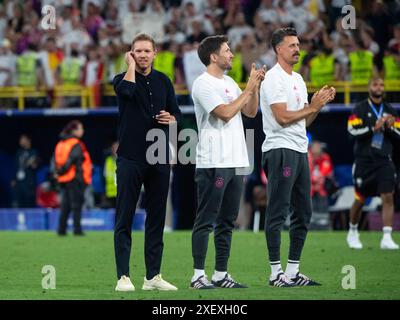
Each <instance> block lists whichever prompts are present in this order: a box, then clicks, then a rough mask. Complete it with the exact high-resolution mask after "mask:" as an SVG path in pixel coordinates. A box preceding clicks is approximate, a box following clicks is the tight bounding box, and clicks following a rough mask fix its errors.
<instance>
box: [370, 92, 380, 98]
mask: <svg viewBox="0 0 400 320" xmlns="http://www.w3.org/2000/svg"><path fill="white" fill-rule="evenodd" d="M369 95H370V96H371V97H372V98H375V99H380V98H382V97H383V92H374V91H371V92H370V93H369Z"/></svg>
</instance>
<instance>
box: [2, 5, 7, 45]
mask: <svg viewBox="0 0 400 320" xmlns="http://www.w3.org/2000/svg"><path fill="white" fill-rule="evenodd" d="M7 22H8V19H7V14H6V12H5V10H4V6H3V4H1V3H0V41H2V40H3V39H4V37H5V35H6V31H7Z"/></svg>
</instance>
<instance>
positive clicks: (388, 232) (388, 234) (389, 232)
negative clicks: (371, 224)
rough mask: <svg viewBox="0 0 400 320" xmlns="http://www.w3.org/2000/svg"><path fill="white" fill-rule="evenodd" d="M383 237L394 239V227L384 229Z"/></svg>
mask: <svg viewBox="0 0 400 320" xmlns="http://www.w3.org/2000/svg"><path fill="white" fill-rule="evenodd" d="M382 231H383V237H384V238H391V237H392V227H383V229H382Z"/></svg>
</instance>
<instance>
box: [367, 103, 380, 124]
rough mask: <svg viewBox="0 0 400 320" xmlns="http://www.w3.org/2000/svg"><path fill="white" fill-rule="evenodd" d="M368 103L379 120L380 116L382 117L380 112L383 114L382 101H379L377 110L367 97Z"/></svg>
mask: <svg viewBox="0 0 400 320" xmlns="http://www.w3.org/2000/svg"><path fill="white" fill-rule="evenodd" d="M368 104H369V106H370V107H371V109H372V111H373V112H374V113H375V115H376V118H377V119H378V120H379V119H380V118H382V114H383V103H381V105H380V106H379V112H378V111H376V109H375V107H374V105H373V104H372V102H371V100H369V99H368Z"/></svg>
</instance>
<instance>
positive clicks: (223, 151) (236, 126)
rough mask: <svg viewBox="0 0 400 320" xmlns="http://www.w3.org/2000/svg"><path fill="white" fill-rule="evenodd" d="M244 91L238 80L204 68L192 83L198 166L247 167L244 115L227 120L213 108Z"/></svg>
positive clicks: (230, 100)
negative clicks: (221, 76)
mask: <svg viewBox="0 0 400 320" xmlns="http://www.w3.org/2000/svg"><path fill="white" fill-rule="evenodd" d="M240 94H241V90H240V88H239V86H238V85H237V84H236V82H235V81H234V80H233V79H232V78H230V77H229V76H226V75H224V76H223V78H221V79H219V78H216V77H214V76H212V75H210V74H209V73H208V72H204V73H203V74H202V75H200V76H199V77H198V78H197V79H196V80H195V81H194V83H193V90H192V98H193V102H194V110H195V114H196V121H197V128H198V131H199V132H198V138H199V141H198V144H197V147H196V167H197V168H244V167H248V166H249V160H248V155H247V148H246V141H245V137H244V129H243V123H242V115H241V113H240V112H238V113H237V114H236V115H235V116H234V117H233V118H232V119H231V120H229V121H228V122H224V121H223V120H221V119H219V118H217V117H216V116H214V115H213V114H212V113H211V112H212V111H213V110H214V109H215V108H216V107H217V106H219V105H221V104H229V103H231V102H232V101H233V100H235V99H237V97H238V96H239V95H240Z"/></svg>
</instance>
